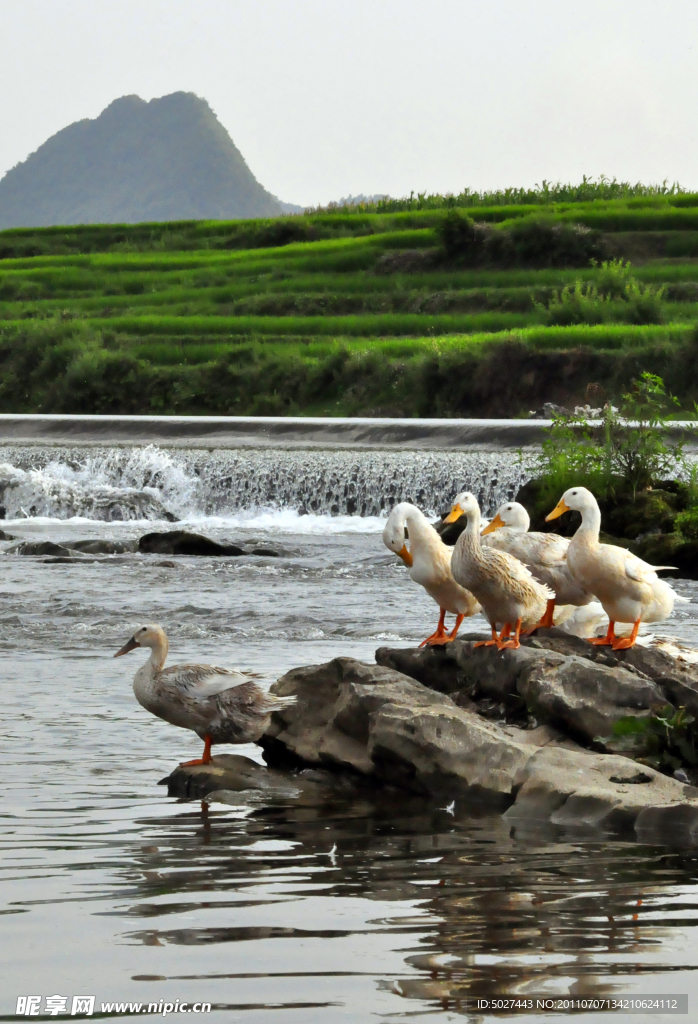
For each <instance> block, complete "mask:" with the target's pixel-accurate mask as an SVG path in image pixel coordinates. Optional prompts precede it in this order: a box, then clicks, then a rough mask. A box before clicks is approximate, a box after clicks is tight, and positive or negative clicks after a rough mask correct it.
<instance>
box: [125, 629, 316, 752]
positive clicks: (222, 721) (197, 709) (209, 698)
mask: <svg viewBox="0 0 698 1024" xmlns="http://www.w3.org/2000/svg"><path fill="white" fill-rule="evenodd" d="M136 647H149V648H150V658H149V659H148V661H146V663H145V664H144V665H141V667H140V668H139V669H138V671H137V672H136V675H135V678H134V680H133V692H134V693H135V695H136V700H137V701H138V703H139V704H142V706H143V707H144V708H145V709H146V711H150V712H151V714H153V715H157V716H158V718H164V719H165V721H166V722H169V723H170V724H171V725H178V726H179V727H180V728H182V729H191V730H192V731H193V732H195V733H196V734H197V736H200V737H201V739H202V740H203V741H204V752H203V756H202V757H200V758H197V759H196V760H194V761H185V762H184V765H185V766H189V765H196V764H209V763H210V762H211V745H212V744H213V743H253V742H255V741H256V740H258V739H259V738H260V736H261V735H262V733H263V732H264V731H265V729H266V728H267V726H268V724H269V716H270V715H271V713H272V712H273V711H277V710H279V709H280V708H285V707H288V706H289V705H291V704H295V702H296V698H295V697H274V696H273V695H272V694H270V693H265V692H264V690H261V689H260V688H259V686H257V684H256V683H254V682H253V681H252V680H251V679H250V678H249V676H246V675H245V674H244V673H243V672H236V671H235V670H234V669H228V668H217V667H216V666H215V665H173V666H172V667H171V668H165V659H166V658H167V652H168V649H169V643H168V641H167V636H166V634H165V630H164V629H162V627H161V626H154V625H149V626H141V627H140V628H139V629H137V630H136V632H135V633H134V634H133V636H132V637H131V639H130V640H128V641H127V642H126V643H125V644H124V646H123V647H122V648H121V650H120V651H117V652H116V654H115V655H114V657H115V658H120V657H121V655H122V654H128V652H129V651H133V650H135V648H136Z"/></svg>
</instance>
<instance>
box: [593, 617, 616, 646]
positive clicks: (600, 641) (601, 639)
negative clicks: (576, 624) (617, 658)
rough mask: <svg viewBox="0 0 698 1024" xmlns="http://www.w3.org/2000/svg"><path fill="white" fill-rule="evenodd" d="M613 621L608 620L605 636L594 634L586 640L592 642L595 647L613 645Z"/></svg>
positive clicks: (614, 639)
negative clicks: (590, 638)
mask: <svg viewBox="0 0 698 1024" xmlns="http://www.w3.org/2000/svg"><path fill="white" fill-rule="evenodd" d="M614 626H615V622H609V624H608V632H607V633H606V636H595V637H594V638H593V639H592V640H589V641H588V642H589V643H590V644H594V646H595V647H613V646H614V645H615V643H616V639H617V638H616V634H615V632H614Z"/></svg>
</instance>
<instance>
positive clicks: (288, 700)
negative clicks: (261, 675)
mask: <svg viewBox="0 0 698 1024" xmlns="http://www.w3.org/2000/svg"><path fill="white" fill-rule="evenodd" d="M266 698H267V706H268V708H269V710H270V711H281V709H282V708H291V707H293V705H294V704H297V703H298V697H297V696H296V695H295V693H294V694H292V696H290V697H277V696H276V694H274V693H268V694H266Z"/></svg>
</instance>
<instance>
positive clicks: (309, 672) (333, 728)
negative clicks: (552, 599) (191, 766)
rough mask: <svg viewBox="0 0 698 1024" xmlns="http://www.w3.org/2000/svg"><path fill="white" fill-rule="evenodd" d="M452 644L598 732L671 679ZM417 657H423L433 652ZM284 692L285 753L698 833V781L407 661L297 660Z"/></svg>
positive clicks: (533, 807)
mask: <svg viewBox="0 0 698 1024" xmlns="http://www.w3.org/2000/svg"><path fill="white" fill-rule="evenodd" d="M448 650H449V654H448V656H447V657H446V659H445V660H446V661H449V660H452V661H454V662H459V661H460V663H461V667H460V668H459V671H461V672H463V673H464V674H465V672H466V670H464V669H463V668H462V665H465V666H466V669H467V671H468V672H469V671H471V670H472V671H473V672H474V671H475V670H474V668H473V666H474V665H476V664H477V661H479V659H480V654H481V653H482V655H484V656H486V657H487V658H488V659H489V660H491V661H492V665H491V666H489V668H490V669H491V671H487V670H486V669H487V665H486V663H484V662H483V672H482V673H480V674H481V675H482V677H483V678H484V679H485V680H486V682H485V685H486V686H487V687H488V688H489V689H490V690H491V691H492V692H494V691H496V692H498V693H504V692H505V690H506V687H505V686H504V683H503V681H502V680H503V678H504V674H505V673H504V669H503V668H501V666H502V665H505V666H507V665H508V666H509V668H508V671H509V674H510V676H512V677H513V679H514V680H515V688H516V689H517V692H518V689H519V688H520V689H521V690H525V691H526V692H527V694H528V697H527V698H525V699H530V700H533V701H535V702H536V704H537V706H540V707H543V708H546V709H549V716H550V718H552V719H556V720H559V721H565V722H566V721H567V718H568V716H570V715H571V716H572V718H573V720H574V722H575V728H576V729H578V730H579V731H580V733H582V734H583V736H584V738H585V739H588V737H589V736H590V735H591V733H592V732H594V731H595V730H596V729H597V728H599V727H605V724H606V723H607V722H611V721H612V720H613V718H614V716H615V715H616V714H617V713H618V711H619V709H620V710H621V711H622V712H623V713H624V714H625V713H628V712H629V713H634V714H637V713H644V712H646V711H647V705H648V704H649V703H651V701H652V700H653V699H654V698H655V696H656V694H657V692H658V690H657V687H656V686H655V684H654V683H652V682H651V681H650V680H647V679H646V678H645V677H644V676H641V675H640V674H639V673H637V672H633V671H630V670H629V669H623V670H622V671H620V672H619V671H618V670H613V671H612V672H611V675H612V676H613V680H611V678H610V676H609V675H608V673H609V672H610V671H611V670H610V669H609V668H608V666H604V665H600V664H596V663H594V662H589V663H583V659H578V658H576V657H575V656H572V657H569V658H565V657H564V656H562V655H558V654H556V653H555V652H551V651H548V650H544V649H528V650H527V649H526V648H522V649H519V650H518V651H505V652H501V653H499V652H495V651H492V650H491V649H478V650H477V651H473V650H472V646H471V647H470V648H469V647H468V646H467V642H465V643H461V651H460V653H459V651H458V648H457V646H456V644H452V645H449V648H448ZM404 653H405V652H399V655H400V657H401V658H402V655H403V654H404ZM402 660H403V661H404V659H402ZM413 660H415V661H416V662H417V664H418V665H420V666H421V668H423V666H424V661H423V660H422V659H421V657H420V658H416V659H413ZM580 663H581V664H580ZM421 668H420V671H421ZM440 678H441V679H442V681H443V677H440ZM478 685H480V684H479V683H478ZM509 689H510V690H511V686H510V688H509ZM272 692H275V693H278V694H280V695H284V696H286V695H291V694H295V695H296V696H297V698H298V702H297V704H296V705H295V706H293V707H290V708H285V709H283V710H282V711H280V712H277V713H276V714H275V715H274V716H273V719H272V723H271V725H270V727H269V730H268V732H267V734H266V736H265V737H263V739H262V745H263V747H264V749H265V758H266V759H267V761H268V762H269V763H271V764H273V765H279V764H284V763H286V764H288V763H289V760H288V759H290V763H292V764H294V765H295V766H296V767H302V766H303V765H306V766H307V765H310V766H320V765H322V766H325V767H327V768H330V769H332V770H335V771H337V770H344V771H346V770H349V771H350V772H351V773H352V774H354V775H355V776H361V777H364V778H368V779H369V780H370V779H374V780H375V781H376V782H377V783H383V784H389V785H394V786H398V787H400V788H402V789H404V790H408V791H410V792H412V793H417V794H421V795H430V796H433V797H437V798H439V799H444V800H459V801H466V802H468V803H471V802H472V801H477V802H480V803H482V802H484V803H485V804H486V805H487V806H488V807H490V808H497V809H499V810H501V811H506V815H507V817H508V818H512V819H517V820H519V821H521V820H534V819H535V820H539V821H548V822H553V823H556V824H567V825H585V826H586V825H599V826H603V827H604V828H629V827H632V828H636V830H639V829H640V828H642V829H643V830H644V832H643V834H645V833H646V834H648V835H649V834H655V833H656V830H657V829H661V828H663V827H664V826H667V827H668V825H669V824H671V827H672V828H676V829H680V830H682V833H683V834H684V835H685V833H686V832H689V833H690V834H691V836H693V834H694V833H695V834H697V835H698V789H694V788H693V787H691V786H686V785H684V784H683V783H682V782H679V781H678V780H677V779H674V778H669V777H668V776H665V775H662V774H660V773H659V772H656V771H654V770H653V769H652V768H649V767H646V766H644V765H640V764H638V763H637V762H635V761H633V760H631V759H630V758H628V757H621V756H619V755H616V754H607V753H595V752H592V751H591V750H589V749H585V748H583V747H580V746H578V745H577V744H575V743H574V741H573V740H570V739H569V737H567V736H565V734H564V733H562V732H560V731H558V730H557V729H555V728H553V727H552V726H550V725H543V726H538V727H537V728H535V729H522V728H517V727H516V726H513V725H505V724H501V723H498V722H493V721H487V720H485V719H483V718H482V717H481V716H480V715H479V714H477V712H476V711H475V710H473V708H471V707H467V708H464V707H459V706H457V704H456V703H454V701H453V700H452V699H451V698H450V697H449V696H448V695H446V694H442V693H437V692H436V691H434V690H431V689H429V688H428V687H425V686H424V685H423V684H421V683H419V682H417V681H416V680H415V679H410V678H408V677H407V676H406V675H404V674H403V673H401V672H398V671H397V670H396V669H394V668H390V667H386V666H372V665H366V664H363V663H362V662H359V661H355V660H354V659H351V658H336V659H334V661H331V662H329V663H328V664H326V665H317V666H311V667H308V668H301V669H294V670H293V671H291V672H289V673H287V674H286V675H285V676H284V677H283V678H282V679H280V680H279V681H278V682H277V683H275V684H274V686H273V687H272ZM616 702H618V703H616ZM620 702H622V703H620ZM599 708H600V709H601V710H598V709H599ZM595 716H596V717H595ZM284 758H286V759H287V760H286V761H285V760H284ZM185 771H186V769H185ZM653 830H654V832H653Z"/></svg>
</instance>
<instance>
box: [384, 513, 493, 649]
mask: <svg viewBox="0 0 698 1024" xmlns="http://www.w3.org/2000/svg"><path fill="white" fill-rule="evenodd" d="M405 527H407V533H408V538H409V542H410V546H409V549H408V547H407V545H406V543H405ZM383 543H384V544H385V546H386V547H387V548H389V549H390V550H391V551H394V552H395V554H396V555H398V556H399V557H400V558H401V559H402V560H403V562H404V563H405V565H406V566H407V567H408V569H409V574H410V578H411V579H412V580H413V581H414V582H415V583H419V584H420V586H422V587H424V589H425V590H426V592H427V594H429V597H431V598H433V599H434V601H436V603H437V604H438V606H439V608H440V614H439V624H438V626H437V627H436V632H435V633H432V634H431V636H429V637H427V639H426V640H423V641H422V643H421V644H420V645H419V646H420V647H424V645H425V644H429V645H430V646H433V645H435V644H447V643H450V642H451V640H455V638H456V634H457V633H458V630H459V628H460V624H461V622H462V621H463V619H464V618H465V617H466V616H469V615H475V614H476V613H477V612H479V611H480V605H479V604H478V603H477V601H476V599H475V598H474V597H473V595H472V594H471V593H469V592H468V591H467V590H465V589H464V588H463V587H461V586H459V584H458V583H456V581H455V580H454V578H453V575H452V573H451V556H452V554H453V548H450V547H448V545H446V544H444V542H443V541H442V540H441V537H439V535H438V533H437V532H436V530H435V529H434V527H433V526H432V525H431V523H430V522H429V520H428V519H427V518H426V516H424V515H423V514H422V513H421V512H420V511H419V509H418V508H417V507H416V506H415V505H411V504H410V503H409V502H407V501H403V502H400V504H399V505H396V506H395V507H394V508H393V509H392V511H391V513H390V515H389V516H388V521H387V523H386V524H385V529H384V530H383ZM446 612H450V613H451V615H455V616H456V623H455V626H454V627H453V629H452V630H451V632H450V633H447V632H446V628H445V626H444V622H445V618H446Z"/></svg>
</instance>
